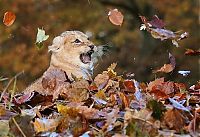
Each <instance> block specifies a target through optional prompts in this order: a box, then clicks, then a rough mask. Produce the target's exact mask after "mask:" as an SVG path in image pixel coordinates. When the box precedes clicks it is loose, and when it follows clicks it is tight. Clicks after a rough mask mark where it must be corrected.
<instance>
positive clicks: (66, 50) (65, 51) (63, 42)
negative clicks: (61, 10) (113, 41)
mask: <svg viewBox="0 0 200 137" xmlns="http://www.w3.org/2000/svg"><path fill="white" fill-rule="evenodd" d="M103 49H104V48H103V46H98V47H97V46H95V45H94V44H93V43H92V42H91V41H90V40H89V38H88V36H87V35H85V34H84V33H82V32H80V31H66V32H63V33H62V34H61V35H60V36H57V37H55V38H54V40H53V44H52V45H51V46H49V51H51V52H52V57H51V63H50V64H51V65H54V66H57V67H59V68H61V69H63V70H65V69H67V66H71V67H73V66H74V67H79V68H81V69H86V70H92V69H93V65H94V64H95V63H96V61H97V57H98V56H102V55H103Z"/></svg>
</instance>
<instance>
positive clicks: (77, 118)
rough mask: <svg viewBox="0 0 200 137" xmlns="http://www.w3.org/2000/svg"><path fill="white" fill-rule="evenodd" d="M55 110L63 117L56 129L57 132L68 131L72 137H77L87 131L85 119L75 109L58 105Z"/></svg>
mask: <svg viewBox="0 0 200 137" xmlns="http://www.w3.org/2000/svg"><path fill="white" fill-rule="evenodd" d="M57 109H58V112H59V113H61V114H62V116H63V117H62V119H61V122H60V124H59V126H58V128H57V129H58V131H60V132H63V131H65V130H66V129H69V130H70V132H72V134H73V136H74V137H78V136H80V135H81V134H83V133H84V132H85V131H86V130H87V129H88V122H87V119H86V118H85V116H84V115H83V114H81V113H79V110H78V109H77V108H75V107H68V106H64V105H60V104H58V105H57Z"/></svg>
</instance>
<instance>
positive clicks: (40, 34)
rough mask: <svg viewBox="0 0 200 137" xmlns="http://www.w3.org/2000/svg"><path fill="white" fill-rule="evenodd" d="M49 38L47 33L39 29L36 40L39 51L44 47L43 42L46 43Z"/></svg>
mask: <svg viewBox="0 0 200 137" xmlns="http://www.w3.org/2000/svg"><path fill="white" fill-rule="evenodd" d="M48 38H49V35H45V31H44V30H43V29H40V28H38V32H37V38H36V46H37V48H38V49H41V48H42V47H43V43H42V42H43V41H46V40H47V39H48Z"/></svg>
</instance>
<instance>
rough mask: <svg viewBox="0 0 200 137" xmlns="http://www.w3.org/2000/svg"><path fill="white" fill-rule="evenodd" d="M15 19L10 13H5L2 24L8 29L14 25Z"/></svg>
mask: <svg viewBox="0 0 200 137" xmlns="http://www.w3.org/2000/svg"><path fill="white" fill-rule="evenodd" d="M15 19H16V16H15V14H14V13H13V12H11V11H7V12H5V13H4V17H3V23H4V25H6V26H8V27H9V26H11V25H12V24H13V23H14V21H15Z"/></svg>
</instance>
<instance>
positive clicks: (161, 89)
mask: <svg viewBox="0 0 200 137" xmlns="http://www.w3.org/2000/svg"><path fill="white" fill-rule="evenodd" d="M147 89H148V90H149V91H150V93H151V94H154V95H155V96H156V97H157V99H167V98H168V97H169V96H168V95H171V94H172V93H174V91H175V90H174V82H170V81H167V82H164V78H159V79H156V80H154V81H151V82H150V83H149V84H148V87H147Z"/></svg>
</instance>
